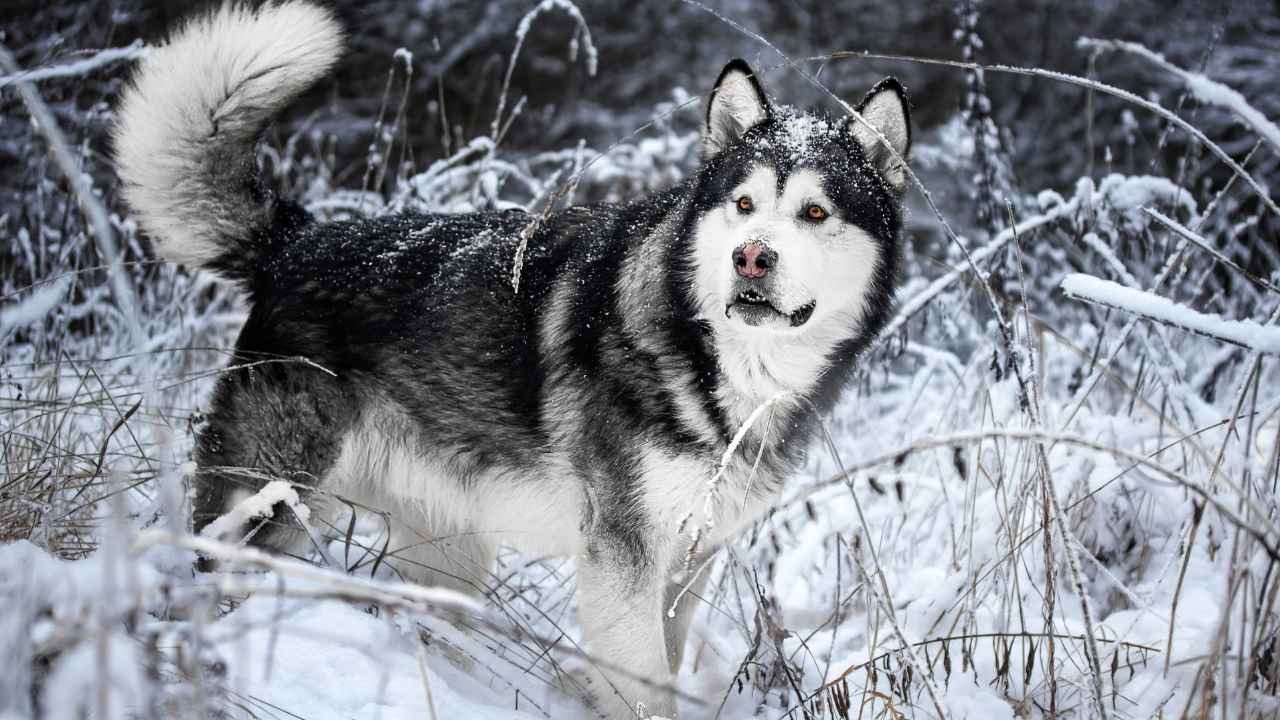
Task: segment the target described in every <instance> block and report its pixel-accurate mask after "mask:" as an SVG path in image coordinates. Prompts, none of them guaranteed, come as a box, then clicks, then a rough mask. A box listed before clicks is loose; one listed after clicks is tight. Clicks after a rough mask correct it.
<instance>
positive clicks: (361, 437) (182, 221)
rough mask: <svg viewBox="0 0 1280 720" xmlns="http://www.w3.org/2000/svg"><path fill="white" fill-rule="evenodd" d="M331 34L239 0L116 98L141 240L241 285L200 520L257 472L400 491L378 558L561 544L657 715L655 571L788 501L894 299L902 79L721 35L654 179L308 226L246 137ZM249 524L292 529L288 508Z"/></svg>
mask: <svg viewBox="0 0 1280 720" xmlns="http://www.w3.org/2000/svg"><path fill="white" fill-rule="evenodd" d="M342 45H343V37H342V30H341V28H340V27H339V26H338V24H337V22H336V21H335V20H334V18H333V17H332V15H331V14H330V13H329V12H328V11H327V10H324V9H322V8H321V7H318V6H316V5H311V4H308V3H306V2H300V1H296V0H286V1H284V2H278V3H275V4H267V5H265V6H262V7H260V8H258V9H256V10H255V9H248V8H246V7H244V6H239V5H228V6H226V7H223V8H222V9H220V10H217V11H215V12H213V13H211V14H208V15H205V16H203V17H200V18H198V19H196V20H194V21H192V22H190V23H188V24H187V25H185V26H184V27H183V28H181V29H179V30H178V31H177V32H176V34H175V35H174V36H173V37H172V38H171V40H170V41H169V42H168V43H167V44H166V45H163V46H160V47H156V48H155V49H153V50H152V52H151V53H150V54H149V55H148V56H147V57H146V59H145V60H144V61H143V63H142V66H141V68H140V69H139V70H138V72H137V74H136V77H135V78H134V80H133V83H132V85H131V86H130V87H129V88H128V89H127V90H126V92H125V93H124V97H123V99H122V101H121V104H120V107H119V126H118V128H117V130H116V134H115V141H116V157H117V160H118V163H119V172H120V176H121V178H122V179H123V181H124V193H125V198H126V199H127V201H128V203H129V205H130V206H131V207H132V209H133V211H134V213H135V215H136V217H137V219H138V221H139V223H140V225H141V227H142V228H143V230H145V231H146V233H147V234H148V235H149V236H150V238H151V240H152V242H153V243H154V247H155V251H156V253H157V254H158V255H159V256H161V257H163V258H166V259H168V260H171V261H173V262H177V263H182V264H184V265H186V266H187V267H189V268H203V269H205V270H208V271H211V272H214V273H217V274H218V275H219V276H221V277H222V278H224V279H226V280H227V281H228V282H231V283H235V284H236V285H237V286H238V287H240V288H241V289H242V290H243V291H244V293H245V294H246V295H247V298H248V301H249V302H250V304H251V306H252V311H251V312H250V315H249V318H248V322H246V324H245V326H244V329H243V330H242V331H241V333H240V338H239V340H238V342H237V345H236V354H235V360H234V362H233V365H235V366H237V367H235V368H233V369H229V370H228V371H227V372H226V373H225V374H224V375H223V376H222V377H221V379H220V380H219V382H218V384H217V388H216V390H215V391H214V394H213V398H212V399H211V400H210V412H209V414H208V424H207V426H206V427H205V429H204V430H203V431H202V433H201V434H200V436H199V439H198V443H197V447H196V450H195V455H196V460H197V462H198V466H199V470H198V471H197V475H196V478H195V484H196V488H195V501H194V509H193V514H194V525H195V529H196V530H197V531H199V530H201V529H202V528H204V527H205V526H206V525H208V524H209V523H210V522H211V521H212V520H214V519H215V518H217V517H219V516H220V515H222V514H223V513H225V512H226V511H227V510H228V508H229V506H230V505H231V504H232V503H234V502H235V500H236V499H237V498H238V497H239V496H240V495H241V494H242V493H243V492H250V493H251V492H253V491H254V490H256V489H257V488H259V487H261V486H262V485H263V484H264V483H265V482H267V481H268V480H269V479H273V478H275V479H284V480H287V481H290V482H294V483H297V484H298V485H299V486H300V487H307V488H320V487H322V488H324V490H325V491H326V493H324V494H319V493H317V494H314V495H311V496H309V502H310V504H311V505H312V511H313V514H312V518H313V519H315V518H317V517H324V516H325V513H329V516H330V517H332V514H333V513H336V512H338V511H340V510H341V509H342V507H343V503H340V502H336V501H333V500H332V499H326V498H331V497H332V496H334V495H336V496H340V497H344V498H350V499H353V500H355V501H357V502H358V503H361V504H366V505H368V506H372V507H377V508H384V509H387V510H390V511H392V513H393V514H394V516H395V518H396V523H395V528H394V531H393V532H394V537H393V538H392V540H391V545H390V548H391V551H392V553H393V556H394V557H393V559H392V561H391V562H392V563H393V564H394V565H395V567H396V568H397V569H398V570H399V571H400V572H401V573H403V574H404V575H405V576H406V577H408V578H410V579H413V580H415V581H418V582H421V583H427V584H439V585H447V586H453V587H464V588H466V587H469V588H472V589H476V588H483V587H484V586H485V585H486V584H487V583H489V582H490V580H491V575H490V574H489V573H490V568H491V565H492V563H493V560H494V553H495V549H496V548H497V546H498V545H499V543H510V544H512V545H514V546H516V547H518V548H520V549H522V550H525V551H527V552H531V553H545V554H566V555H571V556H573V557H574V558H576V561H577V583H578V598H579V610H580V620H581V624H582V628H583V632H584V635H585V637H586V641H587V646H588V649H589V650H590V651H591V652H592V653H593V654H594V656H595V657H596V658H598V659H599V661H600V662H599V663H598V665H597V667H598V668H599V669H595V670H592V671H589V673H588V674H589V678H588V681H589V683H590V685H591V689H592V693H593V694H594V695H595V697H596V702H597V703H598V706H599V707H600V708H601V710H602V711H603V712H605V713H607V714H608V715H609V716H610V717H633V716H634V715H635V714H636V713H637V708H638V706H640V705H641V704H642V705H643V707H644V708H645V710H646V711H647V712H650V713H658V714H663V715H667V716H673V715H674V713H675V708H674V705H675V703H674V700H673V698H672V695H671V692H670V681H671V677H672V673H673V672H674V671H675V670H676V669H677V668H678V667H679V665H680V660H681V653H682V650H683V647H684V641H685V635H686V630H687V628H688V623H689V619H690V616H691V615H692V611H693V609H694V606H695V603H694V600H693V594H686V595H684V596H683V597H682V598H681V600H680V602H679V603H678V605H679V607H678V609H677V612H675V613H674V617H671V618H669V617H668V612H667V610H668V608H669V607H670V606H671V604H672V603H673V601H674V600H675V599H676V591H677V589H678V586H677V585H676V584H675V583H673V581H672V578H673V577H676V576H678V575H679V573H680V571H681V570H682V569H684V568H686V567H690V566H692V567H695V568H696V567H698V566H699V565H700V563H701V559H702V558H703V557H705V554H706V553H708V552H710V551H712V550H713V549H714V548H715V547H716V544H717V543H720V542H722V541H724V540H725V539H726V538H731V537H732V536H733V535H734V533H736V532H738V531H739V530H740V529H741V528H742V527H743V526H744V525H745V524H747V523H750V522H751V521H752V520H753V519H756V518H758V517H759V516H760V514H761V513H762V511H763V510H765V509H766V508H768V507H769V505H770V504H771V502H773V500H774V499H775V498H777V497H778V493H779V491H780V488H781V486H782V483H783V481H784V480H785V478H786V477H787V474H788V472H789V471H790V470H792V469H794V468H795V467H796V466H797V463H798V462H799V461H800V460H801V457H802V454H803V451H804V448H805V445H806V442H807V438H808V436H809V432H810V430H811V429H813V427H814V420H815V416H816V414H817V413H821V412H825V411H826V410H828V409H830V407H831V405H832V403H833V402H834V400H835V398H836V395H837V393H838V392H839V390H840V389H841V385H842V384H843V383H844V381H845V380H846V377H847V376H848V374H849V371H850V368H851V367H852V366H853V363H854V361H855V359H856V358H857V356H858V353H859V352H860V351H861V350H863V349H864V348H865V347H866V346H867V345H868V343H869V342H870V340H871V339H872V337H873V336H874V335H875V334H876V332H877V331H878V330H879V329H880V328H881V327H882V325H883V324H884V322H885V320H886V316H887V314H888V312H889V309H890V305H891V297H892V294H893V288H894V282H895V276H896V274H897V272H898V265H899V255H900V251H899V233H900V230H901V222H902V221H901V208H900V205H901V199H902V195H903V191H904V188H905V185H906V179H907V178H906V171H905V168H904V165H903V163H904V162H905V158H906V156H907V151H908V148H909V146H910V140H911V132H910V125H909V120H908V111H907V100H906V97H905V95H904V93H903V89H902V87H901V86H900V85H899V84H898V82H896V81H895V80H893V79H885V80H883V81H882V82H880V83H879V84H877V85H876V86H875V87H873V88H872V89H871V91H870V92H869V93H868V94H867V96H866V97H864V98H863V99H862V101H861V102H860V103H859V104H858V105H857V111H858V114H859V116H860V119H859V117H854V116H852V115H850V116H848V117H844V116H843V114H842V116H840V117H836V118H830V117H825V116H822V115H814V114H804V113H799V112H796V111H793V110H790V109H787V108H784V107H779V106H775V105H773V104H772V103H770V101H769V99H768V97H767V96H766V94H765V92H764V89H763V88H762V87H761V85H760V82H759V79H758V78H757V77H756V76H755V75H754V74H753V73H752V71H751V69H750V68H748V67H747V65H746V63H744V62H743V61H741V60H734V61H733V62H730V63H729V64H728V65H727V66H725V68H724V70H723V72H721V73H720V76H719V79H717V80H716V83H715V85H714V89H713V90H712V92H711V94H710V97H709V100H708V102H707V107H706V124H705V130H704V134H703V142H702V157H701V162H700V164H699V166H698V167H697V169H696V170H695V171H694V172H692V173H691V174H690V175H689V177H688V178H687V179H686V180H684V181H683V182H681V183H679V184H678V185H676V186H674V187H672V188H669V189H667V190H663V191H661V192H657V193H654V194H652V195H650V196H647V197H637V198H635V199H633V200H631V201H630V202H626V203H621V204H605V205H590V206H582V207H566V208H563V209H559V210H556V211H554V212H551V213H549V214H546V215H539V214H530V213H526V212H522V211H516V210H508V211H505V212H483V213H475V214H470V215H418V214H406V215H396V216H388V217H379V218H370V219H365V220H353V221H350V222H335V223H328V224H322V223H319V222H315V221H313V220H312V219H311V218H310V217H309V216H308V213H307V212H306V211H305V210H304V209H303V208H302V207H301V206H299V205H298V204H296V203H295V202H293V201H291V200H289V199H288V198H282V197H277V196H276V195H275V194H273V192H272V191H271V189H270V188H268V187H267V186H266V185H265V184H264V183H263V181H262V180H261V179H260V178H259V176H258V171H257V167H256V162H255V144H256V143H257V141H258V139H259V136H260V135H261V133H262V131H263V128H264V126H265V125H266V124H267V122H268V121H269V120H270V119H271V117H272V116H273V115H274V114H275V113H276V112H278V111H279V110H281V108H282V107H284V106H285V105H287V104H288V103H289V102H290V101H291V100H293V99H294V98H296V97H297V96H298V94H299V93H301V92H302V91H303V90H304V89H305V88H307V87H308V86H310V85H312V84H313V83H315V82H316V81H317V80H319V79H320V78H321V77H323V76H324V75H325V74H326V73H327V72H328V71H329V70H330V69H331V68H332V67H333V65H334V64H335V63H336V62H337V61H338V58H339V55H340V54H341V50H342ZM517 265H518V266H519V273H518V274H519V282H518V284H517V283H515V282H513V276H514V274H515V273H514V269H515V267H516V266H517ZM290 358H306V360H307V361H308V362H300V361H290V360H289V359H290ZM730 450H732V452H729V451H730ZM258 525H259V527H257V528H256V530H257V532H256V534H254V535H253V542H255V543H259V544H264V545H268V546H274V547H277V548H283V547H284V546H286V545H288V544H290V543H291V542H293V541H295V540H296V538H297V537H298V535H299V533H298V531H297V528H298V521H297V520H296V519H295V517H294V515H293V513H291V512H289V511H288V510H287V509H286V508H284V507H283V506H281V507H278V508H277V512H276V514H275V516H274V518H271V519H270V520H267V521H265V522H263V523H258ZM244 530H245V531H246V532H247V531H249V530H250V528H244ZM691 559H692V562H690V560H691ZM688 582H696V580H688ZM695 589H696V588H695Z"/></svg>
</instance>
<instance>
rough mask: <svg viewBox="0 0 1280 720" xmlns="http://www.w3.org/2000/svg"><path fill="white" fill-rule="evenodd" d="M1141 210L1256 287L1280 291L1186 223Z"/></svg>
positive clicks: (1147, 209) (1155, 211) (1148, 210)
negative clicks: (1224, 253) (1223, 252)
mask: <svg viewBox="0 0 1280 720" xmlns="http://www.w3.org/2000/svg"><path fill="white" fill-rule="evenodd" d="M1142 212H1144V213H1146V214H1147V216H1148V217H1150V218H1151V219H1152V220H1155V221H1156V222H1158V223H1160V224H1161V225H1163V226H1165V227H1166V228H1168V229H1170V230H1172V231H1173V232H1174V233H1176V234H1177V235H1178V236H1180V237H1182V238H1183V239H1184V240H1187V241H1188V242H1190V243H1191V244H1192V245H1195V246H1196V247H1198V248H1200V249H1201V250H1204V251H1205V252H1207V253H1209V254H1210V255H1212V256H1213V259H1214V260H1217V261H1218V262H1220V263H1222V264H1223V265H1226V266H1227V267H1229V268H1231V269H1232V270H1235V271H1236V272H1238V273H1240V274H1241V275H1242V276H1244V278H1245V279H1246V280H1248V281H1249V282H1251V283H1253V284H1254V285H1257V286H1258V287H1260V288H1263V289H1264V290H1270V291H1271V292H1273V293H1280V287H1277V286H1276V285H1275V284H1274V283H1272V282H1271V281H1269V280H1267V279H1266V278H1260V277H1258V276H1257V275H1254V274H1253V273H1251V272H1249V271H1248V270H1247V269H1245V268H1243V267H1241V266H1240V264H1239V263H1237V262H1236V261H1234V260H1232V259H1231V258H1229V257H1227V256H1226V255H1223V254H1222V251H1221V250H1219V249H1218V248H1216V247H1214V246H1213V245H1212V244H1210V243H1209V241H1208V240H1206V239H1204V238H1203V237H1201V236H1200V235H1199V234H1197V233H1196V232H1195V231H1193V230H1192V229H1191V228H1189V227H1187V226H1186V225H1183V224H1182V223H1180V222H1178V221H1177V220H1174V219H1173V218H1171V217H1169V216H1168V215H1165V214H1164V213H1162V212H1160V211H1159V210H1156V209H1155V208H1149V207H1144V208H1142Z"/></svg>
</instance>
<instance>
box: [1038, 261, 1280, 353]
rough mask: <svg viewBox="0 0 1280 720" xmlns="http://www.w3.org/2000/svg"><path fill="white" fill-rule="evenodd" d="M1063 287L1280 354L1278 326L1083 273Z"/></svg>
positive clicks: (1103, 302) (1109, 304)
mask: <svg viewBox="0 0 1280 720" xmlns="http://www.w3.org/2000/svg"><path fill="white" fill-rule="evenodd" d="M1062 290H1063V292H1065V293H1066V294H1067V295H1069V296H1071V297H1073V298H1076V299H1078V300H1085V301H1087V302H1092V303H1095V304H1098V305H1105V306H1107V307H1109V308H1114V309H1116V310H1123V311H1125V312H1130V313H1134V314H1136V315H1141V316H1143V317H1146V318H1150V319H1152V320H1157V321H1159V322H1163V323H1166V324H1168V325H1174V326H1176V327H1180V328H1183V329H1184V330H1190V331H1191V332H1194V333H1198V334H1200V335H1205V336H1208V337H1211V338H1215V339H1217V340H1221V341H1223V342H1228V343H1231V344H1233V345H1239V346H1240V347H1244V348H1249V349H1251V350H1255V351H1257V352H1261V353H1267V354H1270V355H1280V327H1271V326H1266V325H1262V324H1260V323H1258V322H1256V321H1254V320H1228V319H1226V318H1223V317H1222V316H1221V315H1218V314H1216V313H1202V312H1199V311H1197V310H1193V309H1191V308H1189V307H1187V306H1186V305H1182V304H1179V303H1176V302H1174V301H1172V300H1170V299H1169V298H1166V297H1161V296H1159V295H1155V294H1153V293H1149V292H1145V291H1143V290H1135V289H1133V288H1127V287H1125V286H1123V285H1121V284H1119V283H1114V282H1111V281H1110V280H1103V279H1102V278H1098V277H1094V276H1092V275H1085V274H1083V273H1071V274H1070V275H1067V277H1066V278H1064V279H1063V281H1062Z"/></svg>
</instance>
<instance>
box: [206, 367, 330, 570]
mask: <svg viewBox="0 0 1280 720" xmlns="http://www.w3.org/2000/svg"><path fill="white" fill-rule="evenodd" d="M349 395H350V393H349V392H348V391H347V389H346V388H345V387H344V385H343V384H342V383H341V382H340V381H339V380H338V379H336V378H334V377H333V376H332V375H329V374H327V373H325V372H324V371H322V370H319V369H317V368H314V367H311V366H308V365H304V364H301V363H298V364H295V363H289V362H271V363H263V364H258V365H251V366H249V367H240V368H237V369H234V370H230V371H228V372H227V373H226V374H225V375H223V377H222V378H221V379H220V381H219V382H218V385H217V388H216V389H215V391H214V395H213V398H212V401H211V409H210V413H209V418H208V424H207V426H205V427H204V428H203V429H202V430H201V432H200V435H199V438H198V439H197V442H196V449H195V457H196V463H197V470H196V475H195V480H194V482H195V488H194V490H195V494H194V499H193V506H192V525H193V529H194V530H195V532H197V533H199V532H201V531H202V530H204V529H205V527H206V526H207V525H208V524H209V523H211V522H213V521H214V520H215V519H216V518H218V517H220V516H221V515H223V514H224V513H226V512H227V511H228V510H230V509H232V507H234V506H235V504H236V503H237V502H238V501H239V500H240V499H242V498H244V497H248V496H250V495H253V494H254V493H256V492H258V491H259V490H261V489H262V487H263V486H265V485H266V484H267V483H268V482H271V481H273V480H283V481H286V482H289V483H291V484H292V485H293V486H294V487H295V488H296V489H298V490H299V494H300V495H301V496H302V497H303V501H304V502H308V499H307V493H306V490H307V488H314V487H315V486H316V485H317V484H318V482H319V480H320V478H323V477H324V476H325V474H326V473H327V472H328V471H329V469H330V468H331V467H332V466H333V464H334V462H335V461H336V459H337V457H338V453H339V450H340V448H341V442H342V436H343V434H344V432H345V430H346V428H347V427H348V426H349V425H350V424H351V422H352V420H353V419H354V412H353V411H352V407H353V405H354V404H353V403H352V402H351V398H350V396H349ZM227 530H228V531H229V532H227V536H228V539H234V540H239V539H240V538H242V537H244V535H245V534H246V533H251V534H252V535H251V538H250V541H251V542H252V543H253V544H255V545H261V546H268V547H272V548H275V549H285V548H289V547H293V546H295V545H296V544H297V543H298V542H300V541H305V540H306V534H305V533H303V532H301V526H300V525H299V523H298V519H297V518H296V517H295V516H294V511H292V510H291V509H290V508H288V507H286V506H285V505H284V504H283V503H277V504H276V506H275V507H274V508H273V513H272V515H271V516H270V517H267V518H263V519H255V520H254V521H253V522H251V523H250V524H249V526H248V527H239V528H228V529H227Z"/></svg>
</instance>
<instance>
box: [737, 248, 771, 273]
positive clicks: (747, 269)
mask: <svg viewBox="0 0 1280 720" xmlns="http://www.w3.org/2000/svg"><path fill="white" fill-rule="evenodd" d="M777 264H778V253H776V252H774V251H773V250H770V249H769V247H768V246H767V245H763V244H761V243H754V242H752V243H747V244H746V245H743V246H742V247H740V248H738V249H737V250H734V251H733V267H734V268H736V269H737V270H738V274H739V275H741V276H742V277H744V278H762V277H764V276H765V275H767V274H768V273H769V271H770V270H771V269H773V266H774V265H777Z"/></svg>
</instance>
